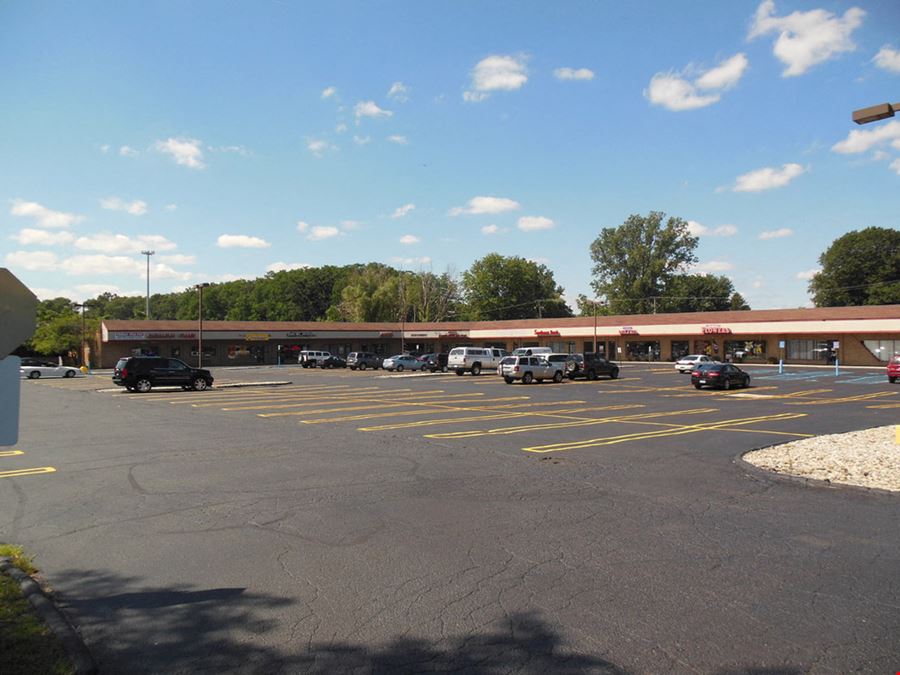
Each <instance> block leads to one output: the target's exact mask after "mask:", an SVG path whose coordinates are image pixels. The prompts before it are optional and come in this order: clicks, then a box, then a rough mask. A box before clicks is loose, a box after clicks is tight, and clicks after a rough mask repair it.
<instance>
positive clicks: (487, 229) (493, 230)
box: [481, 224, 500, 234]
mask: <svg viewBox="0 0 900 675" xmlns="http://www.w3.org/2000/svg"><path fill="white" fill-rule="evenodd" d="M499 231H500V228H499V227H497V226H496V225H493V224H491V225H485V226H484V227H482V228H481V234H497V233H498V232H499Z"/></svg>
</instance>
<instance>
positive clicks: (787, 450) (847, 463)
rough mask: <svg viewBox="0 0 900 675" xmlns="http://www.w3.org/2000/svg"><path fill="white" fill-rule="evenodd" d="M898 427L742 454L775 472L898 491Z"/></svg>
mask: <svg viewBox="0 0 900 675" xmlns="http://www.w3.org/2000/svg"><path fill="white" fill-rule="evenodd" d="M898 441H900V427H898V426H897V425H893V424H892V425H890V426H886V427H875V428H874V429H863V430H862V431H851V432H849V433H846V434H831V435H828V436H816V437H815V438H804V439H803V440H800V441H791V442H790V443H784V444H782V445H774V446H772V447H769V448H763V449H762V450H754V451H753V452H748V453H747V454H746V455H744V457H743V459H744V460H745V461H747V462H749V463H750V464H753V465H755V466H758V467H760V468H761V469H768V470H769V471H774V472H775V473H783V474H789V475H792V476H802V477H804V478H815V479H818V480H827V481H830V482H832V483H843V484H846V485H859V486H861V487H867V488H880V489H882V490H895V491H900V442H898Z"/></svg>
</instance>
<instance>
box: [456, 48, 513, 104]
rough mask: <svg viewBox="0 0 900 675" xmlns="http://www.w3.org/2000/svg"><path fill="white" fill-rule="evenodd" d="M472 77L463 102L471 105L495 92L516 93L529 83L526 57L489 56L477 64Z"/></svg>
mask: <svg viewBox="0 0 900 675" xmlns="http://www.w3.org/2000/svg"><path fill="white" fill-rule="evenodd" d="M471 77H472V83H471V87H470V89H469V90H468V91H466V92H464V93H463V100H465V101H468V102H470V103H477V102H478V101H483V100H484V99H486V98H487V97H488V96H490V95H491V92H494V91H515V90H516V89H520V88H521V87H522V86H523V85H524V84H525V83H526V82H527V81H528V70H527V69H526V68H525V57H524V56H518V57H517V56H500V55H492V56H488V57H487V58H484V59H482V60H481V61H479V62H478V63H477V64H476V66H475V68H473V69H472V73H471Z"/></svg>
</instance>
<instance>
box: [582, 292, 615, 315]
mask: <svg viewBox="0 0 900 675" xmlns="http://www.w3.org/2000/svg"><path fill="white" fill-rule="evenodd" d="M575 302H576V304H577V305H578V316H594V313H596V314H597V316H609V314H610V311H609V305H607V304H606V302H605V301H603V300H593V299H591V298H589V297H588V296H586V295H585V294H584V293H579V294H578V297H577V298H576V299H575Z"/></svg>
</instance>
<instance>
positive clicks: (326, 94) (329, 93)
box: [322, 87, 337, 99]
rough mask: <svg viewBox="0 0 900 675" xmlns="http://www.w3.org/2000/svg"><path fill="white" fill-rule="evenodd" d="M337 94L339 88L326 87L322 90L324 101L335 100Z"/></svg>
mask: <svg viewBox="0 0 900 675" xmlns="http://www.w3.org/2000/svg"><path fill="white" fill-rule="evenodd" d="M335 94H337V87H326V88H325V89H323V90H322V98H323V99H329V98H333V97H334V95H335Z"/></svg>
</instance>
